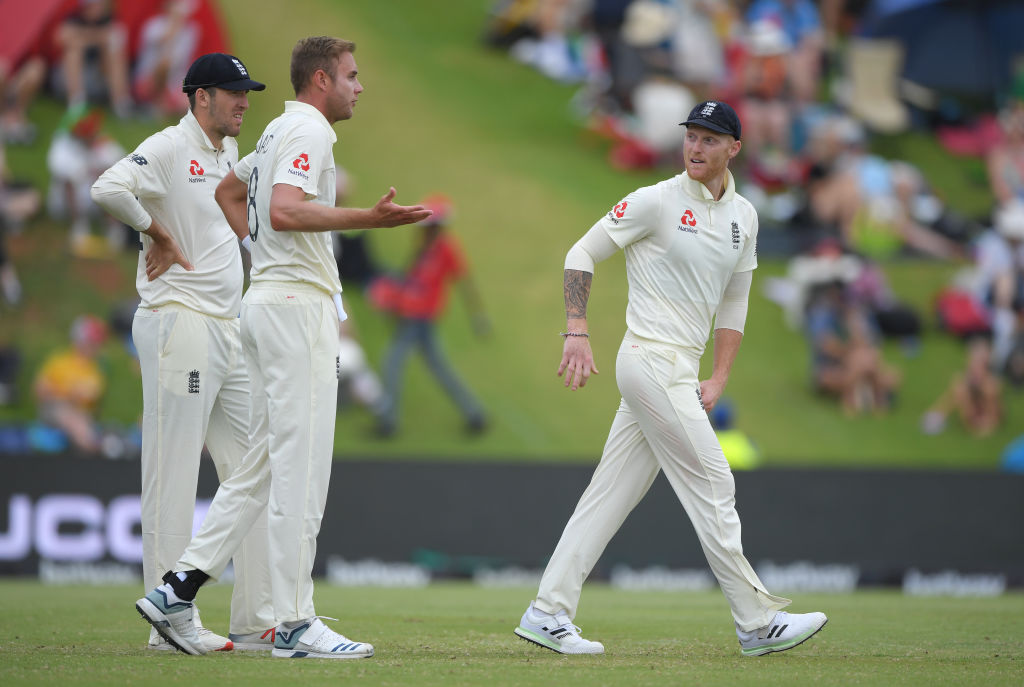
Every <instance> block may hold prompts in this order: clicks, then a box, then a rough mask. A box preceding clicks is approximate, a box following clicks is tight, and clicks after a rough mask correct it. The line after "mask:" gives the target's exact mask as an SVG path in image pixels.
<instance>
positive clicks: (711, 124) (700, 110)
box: [679, 100, 740, 139]
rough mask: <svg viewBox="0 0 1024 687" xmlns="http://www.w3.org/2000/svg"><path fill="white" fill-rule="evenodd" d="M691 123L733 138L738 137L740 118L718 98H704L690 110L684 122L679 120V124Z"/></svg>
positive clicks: (688, 124)
mask: <svg viewBox="0 0 1024 687" xmlns="http://www.w3.org/2000/svg"><path fill="white" fill-rule="evenodd" d="M691 124H693V125H694V126H702V127H704V128H705V129H711V130H712V131H717V132H718V133H720V134H729V135H730V136H732V137H733V138H735V139H739V137H740V118H739V117H737V116H736V110H734V109H732V107H730V106H729V104H728V103H723V102H721V101H719V100H705V101H704V102H702V103H701V104H700V105H698V106H697V107H695V108H693V109H692V110H690V116H689V117H687V118H686V121H685V122H680V124H679V126H690V125H691Z"/></svg>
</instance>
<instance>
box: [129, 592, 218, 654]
mask: <svg viewBox="0 0 1024 687" xmlns="http://www.w3.org/2000/svg"><path fill="white" fill-rule="evenodd" d="M135 610H137V611H138V612H139V615H141V616H142V617H143V618H144V619H145V620H146V622H148V623H149V624H150V625H152V626H153V627H154V628H155V629H156V631H157V632H159V633H160V636H161V637H163V638H164V639H166V640H167V642H168V643H169V644H170V645H171V646H173V647H174V648H175V649H177V650H178V651H183V652H184V653H186V654H192V655H193V656H202V655H203V654H205V653H206V651H207V649H206V645H205V644H203V640H202V639H200V637H199V631H198V630H197V629H196V624H195V620H194V619H193V611H194V610H195V606H193V605H192V602H190V601H177V602H175V603H168V602H167V596H166V595H165V594H164V593H163V592H161V591H160V589H159V588H157V589H154V590H153V591H151V592H150V593H149V594H146V595H145V596H144V597H142V598H141V599H139V600H138V601H136V602H135Z"/></svg>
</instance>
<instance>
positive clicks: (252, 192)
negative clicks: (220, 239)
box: [245, 167, 260, 241]
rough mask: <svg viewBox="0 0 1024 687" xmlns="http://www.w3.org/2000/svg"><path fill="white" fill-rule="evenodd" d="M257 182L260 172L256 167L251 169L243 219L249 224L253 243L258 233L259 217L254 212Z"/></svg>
mask: <svg viewBox="0 0 1024 687" xmlns="http://www.w3.org/2000/svg"><path fill="white" fill-rule="evenodd" d="M259 181H260V170H259V168H258V167H253V168H252V174H251V175H250V176H249V191H248V193H249V205H248V207H246V209H245V219H246V221H247V222H248V224H249V238H251V239H252V240H253V241H255V240H256V236H257V235H258V234H259V233H260V216H259V214H258V213H257V212H256V187H257V186H259Z"/></svg>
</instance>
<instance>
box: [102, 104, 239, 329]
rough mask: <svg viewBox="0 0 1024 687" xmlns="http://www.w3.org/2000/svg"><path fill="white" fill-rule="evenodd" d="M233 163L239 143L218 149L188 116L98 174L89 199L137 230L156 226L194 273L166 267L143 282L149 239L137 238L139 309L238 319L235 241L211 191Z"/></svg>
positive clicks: (231, 142) (228, 139)
mask: <svg viewBox="0 0 1024 687" xmlns="http://www.w3.org/2000/svg"><path fill="white" fill-rule="evenodd" d="M237 161H238V144H237V143H236V141H235V139H234V138H231V137H229V136H226V137H224V139H223V143H222V147H221V148H220V149H217V148H215V147H214V145H213V143H212V142H211V141H210V139H209V137H208V136H207V135H206V133H205V132H204V131H203V129H202V127H200V126H199V122H198V121H196V118H195V116H194V115H193V114H192V113H191V112H189V113H188V114H186V115H185V116H184V117H182V118H181V121H180V122H178V123H177V124H176V125H174V126H169V127H167V128H166V129H164V130H163V131H159V132H157V133H155V134H153V135H152V136H150V137H149V138H147V139H146V140H145V141H143V142H142V143H141V144H139V147H138V148H136V149H135V151H134V152H132V153H131V154H130V155H128V156H127V157H125V158H123V159H121V160H120V161H118V162H117V163H116V164H114V165H113V166H112V167H110V169H108V170H107V171H106V172H104V173H103V174H102V175H100V177H99V179H97V180H96V183H95V184H93V187H92V196H93V199H94V200H95V201H96V202H97V204H99V205H100V206H101V207H103V208H104V209H105V210H107V212H109V213H110V214H111V215H113V216H114V217H116V218H118V219H119V220H121V221H122V222H124V223H125V224H128V225H129V226H131V227H134V228H135V229H136V230H138V231H145V230H146V229H148V228H149V226H150V222H151V220H156V221H157V222H158V223H159V224H160V225H161V226H162V227H164V228H165V229H166V230H167V231H168V233H170V234H171V236H173V237H174V240H175V241H177V242H178V245H179V246H180V247H181V250H182V252H183V253H184V254H185V258H186V259H187V260H188V261H189V262H190V263H192V266H193V268H194V271H192V272H188V271H186V270H185V269H184V268H183V267H181V266H180V265H172V266H171V268H170V269H168V270H167V271H166V272H165V273H164V274H163V275H162V276H160V277H158V278H156V279H155V280H153V281H149V280H148V279H147V278H146V252H147V251H148V250H149V248H150V246H151V245H152V239H150V238H149V236H146V235H145V234H143V235H142V237H141V238H142V252H141V253H140V254H139V263H138V268H137V270H136V276H135V286H136V288H137V289H138V292H139V297H140V298H141V299H142V306H144V307H157V306H160V305H166V304H167V303H179V304H181V305H184V306H186V307H188V308H191V309H193V310H196V311H198V312H201V313H205V314H207V315H213V316H215V317H226V318H227V317H237V316H238V311H239V308H240V307H241V299H242V278H243V277H242V259H241V255H240V253H239V249H238V239H237V237H236V236H235V234H234V232H232V231H231V227H230V226H229V225H228V222H227V220H226V219H224V214H223V213H222V212H221V209H220V206H218V205H217V202H216V201H215V200H214V197H213V193H214V190H215V189H216V188H217V184H218V183H220V180H221V179H223V178H224V175H225V174H227V173H228V172H230V171H231V168H232V167H233V166H234V165H235V163H236V162H237Z"/></svg>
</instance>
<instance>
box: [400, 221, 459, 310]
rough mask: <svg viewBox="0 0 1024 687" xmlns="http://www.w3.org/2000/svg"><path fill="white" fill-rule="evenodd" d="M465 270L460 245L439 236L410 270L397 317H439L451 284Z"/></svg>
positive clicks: (445, 235) (446, 236)
mask: <svg viewBox="0 0 1024 687" xmlns="http://www.w3.org/2000/svg"><path fill="white" fill-rule="evenodd" d="M465 269H466V264H465V260H464V259H463V257H462V251H461V250H460V249H459V246H458V244H457V243H456V242H455V240H454V239H452V238H450V237H449V236H448V235H447V234H439V235H438V236H437V237H436V238H435V239H434V240H433V242H431V244H430V245H429V246H427V249H426V250H424V251H423V253H421V254H420V256H419V257H418V258H417V259H416V262H414V263H413V265H412V267H411V268H410V269H409V274H408V275H406V278H405V283H404V284H403V285H402V290H401V294H400V295H399V298H398V303H397V308H396V310H397V312H398V314H399V315H401V316H402V317H412V318H416V319H421V320H423V319H434V318H435V317H437V316H438V315H440V314H441V311H442V310H444V306H445V302H446V300H447V298H448V289H447V285H448V282H451V281H455V280H457V279H458V278H459V277H461V276H462V275H463V273H464V272H465Z"/></svg>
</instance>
